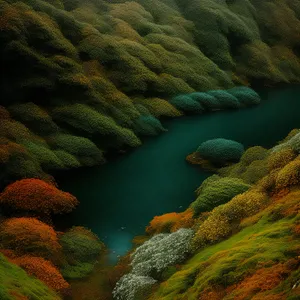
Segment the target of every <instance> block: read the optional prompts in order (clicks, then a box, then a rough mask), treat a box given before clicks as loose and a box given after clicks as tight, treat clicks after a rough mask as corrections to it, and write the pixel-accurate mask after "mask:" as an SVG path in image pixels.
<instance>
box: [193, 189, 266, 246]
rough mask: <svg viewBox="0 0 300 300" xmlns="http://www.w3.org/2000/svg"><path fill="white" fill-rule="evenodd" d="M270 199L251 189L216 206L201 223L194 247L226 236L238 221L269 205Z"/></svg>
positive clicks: (194, 240)
mask: <svg viewBox="0 0 300 300" xmlns="http://www.w3.org/2000/svg"><path fill="white" fill-rule="evenodd" d="M268 201H269V199H268V197H267V195H266V194H265V193H263V192H260V191H257V190H250V191H248V192H245V193H243V194H240V195H237V196H235V197H234V198H233V199H232V200H231V201H229V202H228V203H226V204H224V205H221V206H219V207H216V208H215V209H214V210H213V211H212V212H211V214H210V215H209V217H208V218H207V219H206V220H205V221H204V222H203V223H202V224H200V226H199V228H198V230H197V232H196V234H195V237H194V239H193V249H194V250H196V249H198V248H201V247H203V246H206V245H208V244H211V243H216V242H218V241H220V240H222V239H224V238H226V237H227V236H229V235H230V234H231V233H232V232H233V229H234V228H235V224H236V222H239V221H240V220H241V219H243V218H246V217H249V216H252V215H254V214H256V213H257V212H258V211H260V210H261V209H262V208H263V207H265V206H266V205H267V203H268Z"/></svg>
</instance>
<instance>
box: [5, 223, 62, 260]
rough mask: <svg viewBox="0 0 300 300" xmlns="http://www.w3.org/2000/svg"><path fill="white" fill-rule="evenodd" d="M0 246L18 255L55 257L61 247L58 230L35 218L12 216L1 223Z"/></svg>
mask: <svg viewBox="0 0 300 300" xmlns="http://www.w3.org/2000/svg"><path fill="white" fill-rule="evenodd" d="M0 248H4V249H11V250H13V251H15V252H16V254H17V255H29V254H31V255H34V256H41V257H44V258H50V259H54V258H55V254H56V253H58V252H59V251H60V249H61V246H60V245H59V243H58V237H57V234H56V232H55V231H54V229H53V228H52V227H50V226H49V225H47V224H45V223H43V222H41V221H39V220H37V219H35V218H11V219H6V220H5V221H3V222H2V223H1V224H0Z"/></svg>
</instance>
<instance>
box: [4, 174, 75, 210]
mask: <svg viewBox="0 0 300 300" xmlns="http://www.w3.org/2000/svg"><path fill="white" fill-rule="evenodd" d="M0 204H4V205H7V206H9V207H11V208H13V209H16V210H26V211H34V212H40V213H44V214H51V213H54V214H59V213H67V212H70V211H71V210H72V209H73V208H74V207H75V206H76V205H77V204H78V201H77V199H76V198H75V197H74V196H72V195H71V194H69V193H66V192H63V191H60V190H59V189H57V188H56V187H55V186H53V185H50V184H48V183H46V182H44V181H42V180H39V179H23V180H20V181H16V182H14V183H12V184H10V185H9V186H8V187H6V189H5V190H4V192H3V193H2V194H1V195H0Z"/></svg>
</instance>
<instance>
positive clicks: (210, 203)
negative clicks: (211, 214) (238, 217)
mask: <svg viewBox="0 0 300 300" xmlns="http://www.w3.org/2000/svg"><path fill="white" fill-rule="evenodd" d="M249 188H250V185H249V184H246V183H244V182H243V181H242V180H241V179H237V178H229V177H224V178H220V179H217V178H214V180H212V181H207V182H206V184H205V186H204V187H202V189H201V190H200V191H199V194H198V198H197V199H196V201H195V202H193V203H192V205H191V207H192V208H193V210H194V214H195V215H199V214H200V213H201V212H205V211H210V210H212V209H213V208H214V207H216V206H219V205H221V204H224V203H226V202H228V201H230V200H231V199H232V198H233V197H234V196H236V195H238V194H242V193H243V192H245V191H247V190H248V189H249Z"/></svg>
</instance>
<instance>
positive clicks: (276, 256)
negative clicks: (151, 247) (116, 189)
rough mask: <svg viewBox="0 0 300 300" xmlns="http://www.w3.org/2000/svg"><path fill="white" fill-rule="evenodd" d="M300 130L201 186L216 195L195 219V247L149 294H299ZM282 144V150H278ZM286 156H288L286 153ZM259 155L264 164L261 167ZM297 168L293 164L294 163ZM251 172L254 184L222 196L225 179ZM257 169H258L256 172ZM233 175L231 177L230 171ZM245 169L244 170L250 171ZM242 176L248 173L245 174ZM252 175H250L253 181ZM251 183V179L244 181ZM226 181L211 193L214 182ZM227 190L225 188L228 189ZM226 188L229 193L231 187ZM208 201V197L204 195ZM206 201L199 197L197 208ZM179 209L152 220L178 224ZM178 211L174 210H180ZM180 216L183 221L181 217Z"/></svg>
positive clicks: (199, 296) (249, 152) (279, 296)
mask: <svg viewBox="0 0 300 300" xmlns="http://www.w3.org/2000/svg"><path fill="white" fill-rule="evenodd" d="M289 141H292V143H293V144H297V141H298V137H297V131H295V130H294V131H292V132H291V133H290V134H289V135H288V137H287V138H286V139H284V141H282V142H280V144H279V146H280V145H285V144H286V145H285V146H284V147H279V146H276V147H273V148H272V149H269V150H267V149H264V148H262V147H259V146H255V147H252V148H249V149H247V150H246V151H245V153H244V154H243V156H242V157H241V160H240V162H239V163H237V164H235V165H233V166H230V167H226V168H223V169H220V170H219V174H220V175H222V176H220V175H217V174H215V175H213V176H211V177H209V178H207V179H206V180H205V181H204V182H203V183H202V185H201V186H200V187H199V188H198V189H197V191H196V193H197V196H198V198H200V199H201V197H205V199H206V200H207V199H209V197H208V198H207V196H210V195H211V196H212V195H214V196H213V197H212V200H211V201H207V202H208V204H210V205H212V207H214V206H216V207H215V208H213V209H212V208H211V209H210V211H209V212H204V213H200V214H195V213H194V219H193V221H192V222H188V223H187V222H186V223H185V224H186V225H188V226H187V227H190V228H192V229H193V230H194V231H195V232H196V233H195V235H194V237H193V240H192V249H193V250H192V255H191V258H190V259H189V260H187V261H186V262H185V263H183V264H182V265H181V269H179V270H178V266H177V267H176V268H177V270H174V271H173V272H171V273H170V274H169V276H167V277H166V278H164V280H161V281H160V282H159V283H158V284H156V285H155V286H154V287H153V291H152V293H150V295H149V299H185V298H186V299H210V298H213V299H246V298H250V297H252V298H253V299H297V297H299V296H300V290H299V271H297V270H298V267H299V251H300V248H299V237H300V236H299V232H300V231H299V224H300V223H299V221H300V219H299V199H300V198H299V197H300V193H299V184H300V181H299V176H298V175H297V174H299V169H298V167H297V166H298V161H299V159H298V156H297V155H298V151H295V150H292V149H291V148H290V143H291V142H289ZM278 148H280V149H279V151H274V149H275V150H277V149H278ZM283 158H285V159H283ZM254 163H259V165H260V167H261V168H260V170H263V172H257V170H255V171H253V164H254ZM286 170H289V171H286ZM247 173H248V174H250V175H251V176H250V177H249V176H247V177H246V178H250V179H251V180H250V181H251V187H250V188H249V189H248V190H247V191H246V192H244V193H243V192H242V193H241V194H238V195H236V196H232V197H231V199H229V201H228V202H227V203H225V204H221V205H220V203H219V204H217V203H216V201H215V199H220V197H221V196H223V195H224V191H225V192H226V191H227V190H226V188H228V187H227V186H226V188H225V190H224V188H223V189H222V187H221V185H219V184H218V182H220V181H222V180H223V181H226V180H229V181H232V182H235V183H236V184H238V183H239V182H240V183H243V181H242V180H241V179H237V178H236V177H239V176H238V175H237V174H242V175H243V174H247ZM254 175H255V176H254ZM224 176H229V177H224ZM243 176H244V175H243ZM239 178H240V177H239ZM249 183H250V182H249ZM243 184H245V183H243ZM214 185H216V186H217V187H218V190H217V191H218V193H219V194H218V195H216V194H215V192H216V191H215V190H213V192H212V193H210V187H213V186H214ZM223 190H224V191H223ZM225 194H226V193H225ZM200 204H201V201H200ZM198 205H199V199H197V200H196V201H195V202H194V203H193V204H192V205H191V208H189V210H190V209H192V210H194V212H195V207H196V208H197V207H198ZM171 215H172V214H166V215H163V216H159V217H155V218H154V219H153V221H151V223H150V226H149V228H150V229H151V228H153V229H155V230H156V233H159V229H160V228H163V229H165V227H162V226H161V225H163V224H164V222H165V221H166V220H169V221H170V222H172V227H176V223H178V220H177V219H178V218H171ZM172 217H173V215H172ZM178 224H179V223H178Z"/></svg>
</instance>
